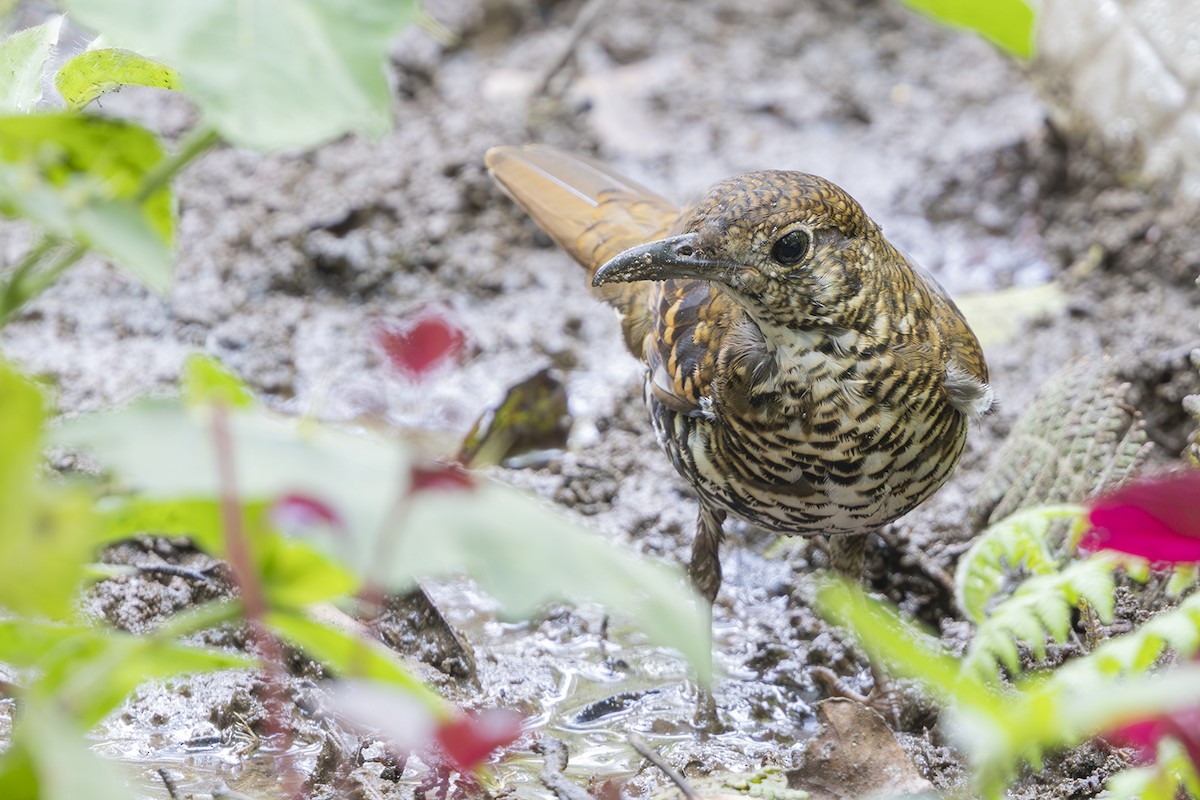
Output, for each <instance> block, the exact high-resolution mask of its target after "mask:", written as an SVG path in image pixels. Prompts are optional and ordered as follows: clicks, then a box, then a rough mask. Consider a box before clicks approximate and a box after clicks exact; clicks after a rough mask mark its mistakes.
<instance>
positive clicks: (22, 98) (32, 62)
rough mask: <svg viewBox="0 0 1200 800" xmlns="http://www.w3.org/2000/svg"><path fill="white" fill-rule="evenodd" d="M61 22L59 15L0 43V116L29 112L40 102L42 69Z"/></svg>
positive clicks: (56, 38) (55, 39)
mask: <svg viewBox="0 0 1200 800" xmlns="http://www.w3.org/2000/svg"><path fill="white" fill-rule="evenodd" d="M62 20H63V18H62V15H61V14H59V15H58V16H55V17H51V18H50V19H49V20H48V21H46V22H44V23H42V24H41V25H38V26H36V27H33V28H26V29H25V30H23V31H17V32H16V33H14V34H12V35H11V36H9V37H7V38H6V39H4V41H2V42H0V114H11V113H13V112H25V111H32V110H33V107H34V106H36V105H37V103H38V101H39V100H41V99H42V69H43V68H44V67H45V65H46V59H47V58H49V57H50V51H51V49H53V47H54V43H55V42H57V41H58V31H59V28H61V27H62Z"/></svg>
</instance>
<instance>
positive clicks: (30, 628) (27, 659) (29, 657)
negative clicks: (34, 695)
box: [0, 619, 93, 796]
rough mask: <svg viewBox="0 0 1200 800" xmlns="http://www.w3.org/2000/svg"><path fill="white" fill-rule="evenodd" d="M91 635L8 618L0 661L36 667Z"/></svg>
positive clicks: (0, 629)
mask: <svg viewBox="0 0 1200 800" xmlns="http://www.w3.org/2000/svg"><path fill="white" fill-rule="evenodd" d="M92 634H93V631H92V629H90V628H86V627H84V626H82V625H65V624H62V623H57V622H46V621H42V620H32V619H7V620H4V621H2V622H0V661H2V662H4V663H6V664H10V665H12V666H16V667H22V668H24V667H33V666H36V665H37V664H38V663H39V662H40V661H41V660H42V658H43V657H45V655H46V653H48V652H50V651H51V650H52V649H53V648H56V647H58V646H60V645H61V644H62V643H63V642H66V641H67V640H69V639H71V638H73V637H76V636H90V635H92ZM0 796H3V795H0Z"/></svg>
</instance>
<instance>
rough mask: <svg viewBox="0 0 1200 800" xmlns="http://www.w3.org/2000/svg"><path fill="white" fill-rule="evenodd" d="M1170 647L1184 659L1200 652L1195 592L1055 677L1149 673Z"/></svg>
mask: <svg viewBox="0 0 1200 800" xmlns="http://www.w3.org/2000/svg"><path fill="white" fill-rule="evenodd" d="M1168 648H1169V649H1171V650H1173V651H1174V652H1175V653H1177V654H1178V655H1180V656H1182V657H1184V658H1190V657H1191V656H1194V655H1195V654H1196V653H1197V652H1200V594H1193V595H1191V596H1190V597H1188V598H1187V599H1186V600H1184V601H1183V602H1181V603H1180V604H1179V605H1178V606H1177V607H1176V608H1173V609H1171V610H1170V611H1164V612H1163V613H1161V614H1159V615H1158V616H1156V617H1154V618H1152V619H1150V620H1148V621H1147V622H1145V623H1144V624H1143V625H1142V626H1141V627H1139V628H1138V629H1137V630H1135V631H1131V632H1130V633H1126V634H1122V635H1121V636H1115V637H1113V638H1112V639H1109V640H1108V641H1106V642H1105V643H1104V644H1102V645H1100V646H1099V647H1097V648H1096V649H1095V650H1094V651H1092V653H1091V654H1090V655H1088V657H1087V658H1083V659H1079V660H1077V661H1074V662H1071V663H1070V664H1065V665H1064V666H1063V667H1062V668H1060V669H1059V670H1058V671H1057V672H1056V673H1055V675H1054V680H1058V681H1068V682H1069V681H1072V680H1076V679H1078V678H1081V677H1082V676H1084V675H1085V674H1086V673H1094V674H1095V675H1098V676H1107V677H1117V676H1120V675H1124V674H1127V673H1139V672H1145V671H1146V670H1147V669H1149V668H1150V667H1152V666H1154V664H1155V663H1156V662H1157V661H1158V659H1159V657H1160V656H1162V655H1163V653H1164V651H1165V650H1167V649H1168Z"/></svg>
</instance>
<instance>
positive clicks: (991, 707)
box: [818, 582, 1200, 798]
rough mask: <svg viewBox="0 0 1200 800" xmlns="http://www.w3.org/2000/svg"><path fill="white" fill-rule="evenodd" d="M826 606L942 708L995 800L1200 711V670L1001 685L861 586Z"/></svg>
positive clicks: (831, 592)
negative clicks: (1140, 723) (1128, 730)
mask: <svg viewBox="0 0 1200 800" xmlns="http://www.w3.org/2000/svg"><path fill="white" fill-rule="evenodd" d="M818 604H819V607H820V609H821V611H822V613H823V614H825V615H826V616H827V617H828V618H829V619H831V620H833V621H835V622H837V623H839V624H841V625H845V626H846V627H848V628H850V629H851V630H852V631H853V633H854V635H855V638H856V639H857V640H858V643H859V645H860V646H861V647H862V648H863V649H864V650H865V651H866V652H867V653H868V654H869V655H870V656H871V657H872V658H873V659H877V660H878V662H879V663H881V664H884V665H886V667H887V669H888V671H889V672H891V673H893V674H896V675H900V676H903V677H907V678H910V679H912V680H913V681H915V682H917V683H919V684H920V685H921V686H923V687H924V688H925V690H926V691H928V692H929V693H930V694H931V695H932V696H933V697H934V698H936V699H937V700H938V701H939V702H940V703H941V704H942V705H943V707H944V709H945V711H944V712H943V713H944V719H945V720H946V726H947V729H948V731H949V733H950V734H951V736H952V737H953V738H954V739H955V740H956V741H957V742H958V744H959V746H961V747H962V748H963V750H964V752H965V753H966V754H967V756H968V759H969V761H970V763H971V766H972V770H973V775H974V780H975V789H976V791H977V792H978V793H979V794H981V795H982V796H984V797H987V798H999V797H1001V796H1003V793H1004V789H1005V787H1006V786H1007V785H1008V784H1009V783H1010V782H1011V781H1012V780H1013V779H1014V778H1015V776H1016V774H1017V771H1018V769H1019V767H1020V766H1021V764H1022V763H1029V764H1031V765H1032V766H1033V767H1034V768H1035V769H1037V768H1040V767H1041V764H1042V755H1043V753H1045V752H1046V751H1048V750H1051V749H1054V748H1060V747H1066V746H1071V745H1075V744H1078V743H1080V742H1082V741H1084V740H1085V739H1087V738H1089V737H1091V736H1094V735H1096V734H1099V733H1102V732H1105V731H1109V730H1112V729H1114V728H1116V727H1118V726H1119V725H1122V724H1124V723H1126V722H1129V721H1130V720H1133V719H1137V718H1141V717H1144V716H1151V715H1155V714H1160V713H1163V712H1165V711H1169V710H1172V709H1176V708H1179V707H1181V706H1182V707H1185V706H1186V705H1188V704H1194V703H1198V702H1200V666H1196V665H1187V666H1183V667H1177V668H1175V669H1173V670H1171V671H1170V672H1167V673H1164V674H1162V675H1139V676H1134V677H1130V678H1127V679H1124V680H1121V681H1120V682H1114V680H1113V679H1112V678H1110V677H1107V676H1104V675H1102V674H1100V671H1099V670H1096V669H1091V668H1081V669H1080V670H1079V671H1078V672H1076V673H1075V674H1072V675H1070V676H1069V679H1059V675H1058V674H1052V675H1050V676H1049V677H1047V676H1045V675H1031V676H1020V677H1018V678H1017V679H1016V680H1015V681H1014V682H1013V684H1012V685H1011V686H1002V685H1000V684H998V683H996V682H994V681H989V682H984V681H983V680H981V679H980V678H979V677H978V676H977V675H976V674H974V673H973V672H971V671H969V670H966V669H962V668H960V666H959V663H958V659H956V658H955V656H954V655H953V654H952V653H950V651H948V650H947V649H946V648H945V647H943V646H942V645H941V643H940V642H938V641H937V639H936V638H934V637H933V636H932V635H929V634H926V633H924V632H922V631H921V630H919V629H918V628H916V627H915V626H913V625H912V623H910V622H908V621H906V620H904V619H903V618H902V617H901V616H900V614H899V613H898V612H897V611H895V610H894V609H892V608H891V607H889V606H886V605H884V604H883V603H880V602H878V601H875V600H872V599H871V598H868V597H867V596H866V595H865V594H864V593H863V592H862V590H861V589H859V588H858V587H856V586H852V585H850V584H847V583H845V582H830V583H827V584H826V585H824V586H823V587H822V588H821V589H820V591H819V592H818ZM1093 657H1094V656H1086V657H1084V658H1083V659H1081V660H1080V662H1078V663H1082V662H1084V661H1087V660H1089V659H1091V658H1093ZM1060 672H1061V670H1060Z"/></svg>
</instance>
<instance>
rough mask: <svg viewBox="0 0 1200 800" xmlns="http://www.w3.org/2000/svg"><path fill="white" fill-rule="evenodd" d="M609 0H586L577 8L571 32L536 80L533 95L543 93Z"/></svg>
mask: <svg viewBox="0 0 1200 800" xmlns="http://www.w3.org/2000/svg"><path fill="white" fill-rule="evenodd" d="M610 2H611V0H588V1H587V3H586V4H585V5H584V6H583V8H581V9H579V14H578V16H576V17H575V22H574V24H572V25H571V32H570V33H569V34H567V41H566V43H564V44H563V46H562V49H561V50H559V52H558V55H557V56H556V57H555V59H554V60H553V61H551V62H550V66H549V67H547V68H546V72H545V74H543V76H542V79H541V81H539V82H538V87H537V90H536V91H535V92H534V93H533V94H534V96H537V95H542V94H545V93H546V91H547V90H548V89H549V88H550V82H551V81H552V80H554V78H555V76H556V75H558V73H559V72H561V71H562V69H563V67H565V66H566V65H567V62H568V61H570V60H571V56H572V55H574V53H575V48H576V47H578V46H579V41H580V40H581V39H583V37H584V36H586V35H587V32H588V31H589V30H590V29H591V27H592V25H593V24H595V22H596V20H598V19H599V18H600V14H601V13H602V12H603V11H604V10H605V9H606V8H607V7H608V5H609V3H610Z"/></svg>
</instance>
